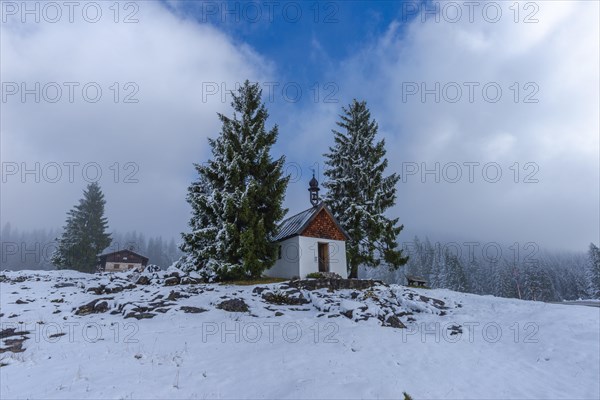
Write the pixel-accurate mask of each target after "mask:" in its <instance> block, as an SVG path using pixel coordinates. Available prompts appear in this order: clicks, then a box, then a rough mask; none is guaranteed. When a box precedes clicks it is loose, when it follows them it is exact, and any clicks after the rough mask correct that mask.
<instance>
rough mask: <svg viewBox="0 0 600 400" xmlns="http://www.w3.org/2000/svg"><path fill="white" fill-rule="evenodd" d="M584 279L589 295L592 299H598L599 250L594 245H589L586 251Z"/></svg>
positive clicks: (599, 278) (599, 277)
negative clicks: (585, 278)
mask: <svg viewBox="0 0 600 400" xmlns="http://www.w3.org/2000/svg"><path fill="white" fill-rule="evenodd" d="M586 277H587V280H588V293H589V295H590V296H592V298H593V299H600V249H598V246H596V245H595V244H594V243H590V250H589V251H588V263H587V267H586Z"/></svg>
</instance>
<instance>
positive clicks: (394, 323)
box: [383, 315, 406, 329]
mask: <svg viewBox="0 0 600 400" xmlns="http://www.w3.org/2000/svg"><path fill="white" fill-rule="evenodd" d="M383 326H389V327H391V328H399V329H404V328H406V325H404V324H403V323H402V321H400V318H398V317H397V316H395V315H390V316H389V317H387V319H386V320H385V322H384V324H383Z"/></svg>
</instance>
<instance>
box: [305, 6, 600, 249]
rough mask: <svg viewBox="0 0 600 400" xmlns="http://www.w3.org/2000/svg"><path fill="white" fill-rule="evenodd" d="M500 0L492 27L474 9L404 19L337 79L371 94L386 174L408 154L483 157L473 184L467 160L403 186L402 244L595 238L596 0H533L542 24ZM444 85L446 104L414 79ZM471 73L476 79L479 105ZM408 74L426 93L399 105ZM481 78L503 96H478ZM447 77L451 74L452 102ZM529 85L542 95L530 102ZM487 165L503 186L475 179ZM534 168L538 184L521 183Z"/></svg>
mask: <svg viewBox="0 0 600 400" xmlns="http://www.w3.org/2000/svg"><path fill="white" fill-rule="evenodd" d="M529 3H531V2H529ZM442 4H443V3H442ZM496 4H502V9H503V14H502V15H503V17H502V18H501V19H500V21H499V22H497V23H489V22H486V21H485V20H484V19H483V18H482V17H481V14H478V13H475V21H474V22H473V23H471V22H469V21H468V18H467V17H466V15H467V14H465V13H463V18H462V19H461V20H460V21H459V22H457V23H448V22H445V21H444V19H441V20H440V22H439V23H436V22H435V21H434V20H433V18H428V20H427V21H426V22H425V23H423V22H422V21H421V19H420V18H417V19H416V20H415V21H413V22H412V23H411V24H410V25H409V26H408V27H406V26H404V27H402V26H401V25H400V24H399V23H396V22H395V23H392V24H391V25H390V27H389V29H388V31H387V32H386V34H385V35H384V36H382V37H381V38H380V39H379V40H378V41H376V42H374V43H368V44H366V45H365V46H364V48H363V50H362V51H360V52H359V53H358V54H357V55H356V56H354V57H352V58H351V59H349V60H346V61H344V62H343V63H341V66H342V67H341V71H335V72H332V76H336V77H337V78H336V79H337V82H338V83H339V86H340V88H341V89H342V92H341V97H344V98H346V97H347V98H348V99H351V98H352V97H358V98H363V99H366V100H367V101H368V103H369V105H370V106H371V111H372V115H373V117H375V118H376V119H377V120H378V122H379V126H380V132H381V133H382V134H383V135H384V136H385V137H386V140H387V144H388V146H387V149H388V157H389V158H390V167H391V168H390V169H391V170H395V171H398V172H401V171H402V163H403V162H417V163H419V164H420V163H421V162H424V163H426V167H428V168H434V165H435V163H436V162H439V163H440V167H441V168H443V167H444V165H448V163H449V162H457V163H459V164H462V163H463V162H479V163H480V166H479V167H478V168H479V169H478V170H476V173H477V175H476V177H475V183H473V184H471V183H469V182H468V174H467V173H468V167H466V166H465V167H463V170H462V172H463V178H462V179H461V180H460V182H459V183H456V184H452V183H448V182H444V178H443V176H442V177H441V182H440V183H439V184H436V183H435V182H434V176H433V175H428V176H426V177H425V178H426V181H427V182H428V183H426V184H423V183H421V178H420V175H415V176H410V177H408V182H407V183H401V184H400V186H399V201H398V206H397V207H396V209H395V210H394V211H393V213H394V214H396V215H398V216H400V217H401V222H403V223H404V224H405V225H406V227H407V229H406V233H405V234H404V239H403V240H409V239H410V238H411V236H412V235H413V234H414V233H419V234H429V235H431V236H435V235H436V233H437V232H445V233H447V236H454V237H456V238H466V239H475V240H481V241H499V242H507V243H512V242H520V243H524V242H528V241H533V242H537V243H539V245H540V246H541V247H545V246H547V247H555V248H568V249H584V248H585V247H586V245H587V243H588V242H589V241H596V242H597V241H598V239H599V238H598V221H599V220H600V215H599V209H598V204H599V202H600V200H599V197H598V195H599V190H598V185H599V169H600V166H599V160H598V157H599V153H598V152H599V132H600V128H599V125H598V124H599V93H598V87H599V77H598V74H599V70H600V66H599V61H598V60H599V49H600V43H599V32H598V26H599V24H598V19H597V17H598V7H599V5H598V3H597V2H582V1H580V2H571V1H563V2H539V3H535V4H536V5H537V6H539V10H537V12H536V13H535V15H534V16H533V17H535V18H537V19H538V20H539V22H538V23H529V24H525V23H522V20H523V18H524V17H525V16H526V15H529V14H530V13H531V12H532V11H533V10H531V9H524V7H525V6H526V4H527V3H526V2H521V3H519V6H520V10H521V14H520V16H519V20H520V21H521V22H519V23H515V22H514V21H513V17H514V14H513V11H512V10H511V9H509V7H510V6H512V5H513V2H503V3H498V2H496ZM334 74H335V75H334ZM436 82H439V84H440V90H439V91H438V93H440V101H439V102H438V103H436V102H435V99H434V94H428V95H426V97H425V102H422V101H421V97H420V95H421V90H420V89H422V88H421V87H420V85H421V84H425V85H426V86H425V87H426V88H427V89H433V88H435V84H436ZM452 82H455V83H457V84H458V85H459V86H460V87H461V88H462V97H461V98H460V100H459V101H457V102H456V103H452V102H450V101H447V99H450V98H453V97H454V96H455V94H454V92H452V89H453V86H452V84H451V83H452ZM467 82H477V83H478V84H479V86H478V87H476V89H475V91H474V95H475V97H474V101H473V102H472V103H470V102H469V101H468V97H469V96H468V95H469V92H468V90H469V89H468V86H466V83H467ZM515 82H518V87H519V93H518V102H517V103H515V101H514V98H513V96H514V95H515V91H516V86H513V84H514V83H515ZM529 82H531V83H530V84H529V85H527V84H528V83H529ZM413 83H414V84H417V85H418V87H419V93H418V94H415V95H413V96H407V99H406V102H403V99H402V93H403V90H406V89H407V85H409V86H410V85H411V84H413ZM486 83H492V84H494V85H497V86H499V87H500V88H501V89H502V97H501V98H500V101H498V102H497V103H492V102H490V101H486V100H485V99H484V97H483V94H482V88H483V87H484V85H485V84H486ZM445 84H450V86H448V87H447V90H448V92H447V93H446V95H447V96H446V98H444V92H443V90H444V89H443V88H444V85H445ZM526 85H527V86H526ZM511 88H512V89H511ZM492 89H493V86H492V87H490V92H489V93H490V96H493V95H494V92H493V90H492ZM527 95H531V97H530V99H537V100H538V102H537V103H531V104H528V103H524V102H523V101H524V100H525V99H526V96H527ZM346 104H347V103H346ZM309 135H310V134H309ZM319 135H321V132H319V134H317V133H314V134H313V135H312V140H313V141H314V142H315V143H318V144H316V146H317V147H318V146H321V147H323V146H326V145H327V144H328V143H329V142H330V141H331V137H321V136H319ZM491 162H494V163H498V164H499V165H500V166H501V168H502V173H503V175H502V179H501V180H500V181H499V182H498V183H488V182H486V181H485V180H484V179H483V178H482V176H481V166H483V165H484V164H486V163H491ZM515 162H518V163H519V164H518V169H519V174H518V176H517V175H516V171H515V169H516V168H517V167H516V165H515V164H514V163H515ZM528 162H532V163H535V165H533V164H526V163H528ZM536 165H537V166H539V171H537V172H535V169H536ZM511 167H513V169H511ZM448 171H449V170H448ZM442 172H443V171H442ZM489 172H490V177H492V178H493V176H492V174H491V172H492V170H490V171H489ZM534 172H535V174H534V175H533V176H531V174H532V173H534ZM528 176H529V177H530V178H532V177H533V178H537V179H539V183H529V184H527V183H523V180H524V179H525V178H526V177H528ZM515 177H516V178H517V179H518V181H519V183H514V179H515Z"/></svg>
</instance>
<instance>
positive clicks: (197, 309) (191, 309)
mask: <svg viewBox="0 0 600 400" xmlns="http://www.w3.org/2000/svg"><path fill="white" fill-rule="evenodd" d="M180 310H181V311H183V312H184V313H188V314H199V313H203V312H207V311H208V310H206V309H204V308H200V307H191V306H181V308H180Z"/></svg>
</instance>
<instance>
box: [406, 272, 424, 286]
mask: <svg viewBox="0 0 600 400" xmlns="http://www.w3.org/2000/svg"><path fill="white" fill-rule="evenodd" d="M404 276H406V280H407V281H408V286H422V287H425V286H426V285H427V281H426V280H425V279H424V278H421V277H420V276H413V275H404Z"/></svg>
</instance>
